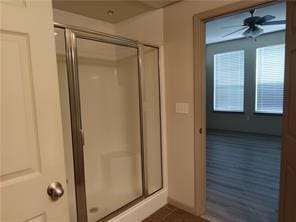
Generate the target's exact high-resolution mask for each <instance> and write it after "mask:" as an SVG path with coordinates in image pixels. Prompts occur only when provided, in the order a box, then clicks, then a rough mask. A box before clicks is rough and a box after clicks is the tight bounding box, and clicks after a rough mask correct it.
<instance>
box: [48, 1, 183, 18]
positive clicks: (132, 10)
mask: <svg viewBox="0 0 296 222" xmlns="http://www.w3.org/2000/svg"><path fill="white" fill-rule="evenodd" d="M178 1H180V0H107V1H106V0H53V7H54V8H57V9H60V10H64V11H68V12H72V13H76V14H80V15H84V16H87V17H90V18H94V19H99V20H103V21H106V22H110V23H117V22H120V21H123V20H125V19H128V18H131V17H134V16H136V15H139V14H141V13H144V12H147V11H150V10H153V9H158V8H163V7H165V6H168V5H170V4H174V3H176V2H178ZM109 10H111V11H113V12H114V14H113V15H111V16H110V15H108V11H109Z"/></svg>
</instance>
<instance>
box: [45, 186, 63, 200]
mask: <svg viewBox="0 0 296 222" xmlns="http://www.w3.org/2000/svg"><path fill="white" fill-rule="evenodd" d="M47 194H48V196H50V198H51V199H52V200H58V199H59V198H60V197H62V196H63V194H64V188H63V186H62V184H61V183H60V182H52V183H51V184H49V185H48V187H47Z"/></svg>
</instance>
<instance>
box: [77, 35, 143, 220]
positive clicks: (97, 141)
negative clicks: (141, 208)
mask: <svg viewBox="0 0 296 222" xmlns="http://www.w3.org/2000/svg"><path fill="white" fill-rule="evenodd" d="M137 58H138V57H137V48H132V47H125V46H119V45H114V44H108V43H103V42H98V41H92V40H86V39H81V38H77V61H78V75H79V88H80V107H81V122H82V128H83V131H84V137H85V145H84V171H85V173H84V174H85V190H86V201H87V214H88V221H97V220H98V219H100V218H102V217H105V216H107V215H108V214H110V213H111V212H113V211H115V210H116V209H118V208H120V207H122V206H124V205H126V204H128V203H130V202H132V201H133V200H135V199H137V198H139V197H141V196H142V195H143V191H142V166H141V134H140V132H141V130H140V104H139V98H140V95H139V79H138V60H137Z"/></svg>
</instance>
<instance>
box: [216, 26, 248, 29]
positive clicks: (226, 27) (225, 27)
mask: <svg viewBox="0 0 296 222" xmlns="http://www.w3.org/2000/svg"><path fill="white" fill-rule="evenodd" d="M238 27H243V25H230V26H224V27H221V29H228V28H238Z"/></svg>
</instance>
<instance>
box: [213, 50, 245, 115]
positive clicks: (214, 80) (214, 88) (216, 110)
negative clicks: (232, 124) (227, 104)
mask: <svg viewBox="0 0 296 222" xmlns="http://www.w3.org/2000/svg"><path fill="white" fill-rule="evenodd" d="M233 52H243V58H244V67H243V90H244V93H243V99H242V102H243V106H242V110H222V109H221V110H220V109H216V107H215V101H216V79H215V78H216V75H215V70H216V68H215V67H216V62H215V61H216V56H217V55H221V54H228V53H233ZM213 63H214V64H213V82H214V84H213V104H212V109H213V112H222V113H223V112H224V113H244V112H245V50H243V49H239V50H232V51H227V52H221V53H216V54H214V60H213Z"/></svg>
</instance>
